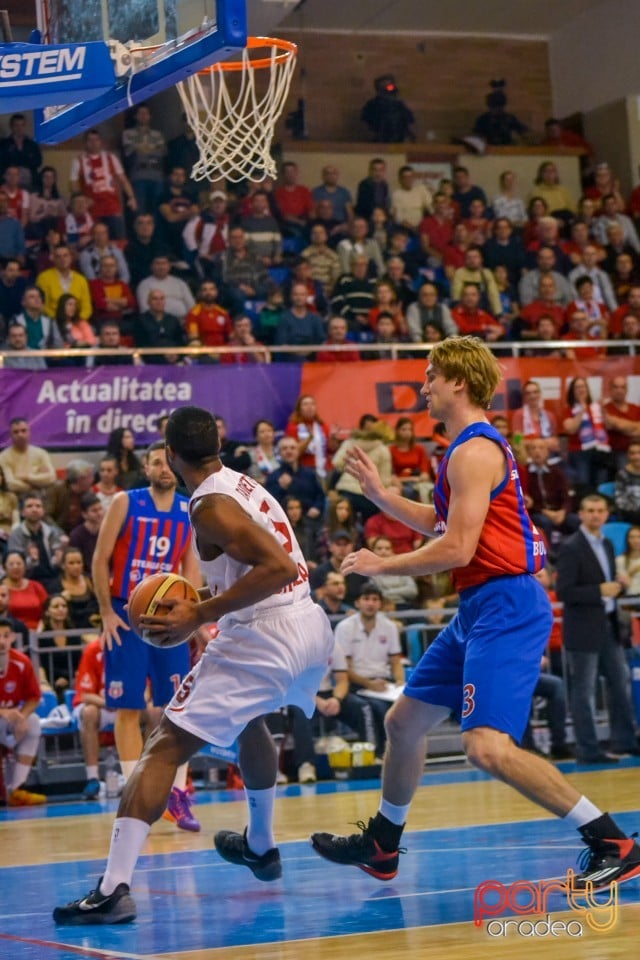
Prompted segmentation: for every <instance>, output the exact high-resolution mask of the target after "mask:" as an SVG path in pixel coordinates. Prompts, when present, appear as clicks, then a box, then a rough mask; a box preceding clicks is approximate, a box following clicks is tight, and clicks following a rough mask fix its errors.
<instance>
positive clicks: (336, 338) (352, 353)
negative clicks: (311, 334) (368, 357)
mask: <svg viewBox="0 0 640 960" xmlns="http://www.w3.org/2000/svg"><path fill="white" fill-rule="evenodd" d="M350 342H351V341H350V340H349V326H348V324H347V321H346V320H345V318H344V317H330V318H329V323H328V324H327V339H326V340H325V341H324V346H325V347H334V346H335V347H344V346H346V345H347V344H348V343H350ZM361 359H362V358H361V356H360V351H359V350H356V349H355V348H352V349H350V350H318V352H317V354H316V362H317V363H354V362H357V361H359V360H361Z"/></svg>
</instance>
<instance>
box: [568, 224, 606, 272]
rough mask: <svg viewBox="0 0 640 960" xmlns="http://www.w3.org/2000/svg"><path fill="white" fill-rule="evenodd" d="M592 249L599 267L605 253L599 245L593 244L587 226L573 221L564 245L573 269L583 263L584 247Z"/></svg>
mask: <svg viewBox="0 0 640 960" xmlns="http://www.w3.org/2000/svg"><path fill="white" fill-rule="evenodd" d="M589 246H591V247H593V248H594V249H595V250H596V253H597V260H596V265H601V264H602V261H603V260H604V259H605V258H606V251H605V250H604V248H603V247H601V246H600V244H597V243H594V242H593V240H592V239H591V234H590V232H589V226H588V224H586V223H585V221H584V220H574V222H573V223H572V224H571V238H570V239H569V240H568V241H567V242H566V243H565V245H564V250H565V253H566V255H567V256H568V257H569V260H570V261H571V263H572V265H573V266H574V267H577V266H579V265H580V264H581V263H582V262H583V261H582V257H583V254H584V250H585V247H589Z"/></svg>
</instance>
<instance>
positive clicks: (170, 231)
mask: <svg viewBox="0 0 640 960" xmlns="http://www.w3.org/2000/svg"><path fill="white" fill-rule="evenodd" d="M215 192H216V193H220V194H221V195H222V197H223V198H224V197H225V194H224V193H222V191H220V190H218V191H215ZM225 199H226V198H225ZM152 212H153V211H152ZM199 213H200V209H199V207H198V193H197V191H196V190H195V189H194V188H193V186H192V185H191V184H190V183H188V182H187V171H186V170H185V168H184V167H179V166H174V167H171V168H170V170H169V176H168V178H167V180H166V181H165V183H164V185H163V187H162V189H161V191H160V195H159V197H158V206H157V217H158V228H159V232H160V233H161V234H162V236H163V237H164V240H165V243H166V244H167V247H168V248H169V252H170V254H171V257H172V258H173V259H174V260H175V261H178V262H179V261H180V260H184V259H185V253H186V251H185V238H184V234H183V231H184V230H185V229H186V226H187V224H188V223H189V222H190V221H192V220H197V217H198V214H199ZM202 226H203V227H204V223H203V224H202ZM194 231H195V224H194ZM203 233H204V230H203ZM221 240H222V243H221V244H220V245H219V246H218V247H217V249H216V250H215V252H216V253H217V252H218V251H219V250H224V247H225V246H226V241H225V240H224V238H223V237H222V238H221ZM215 245H216V244H214V246H215ZM210 246H211V244H210V243H209V244H208V246H207V252H208V251H209V248H210ZM193 249H194V250H195V246H194V247H193Z"/></svg>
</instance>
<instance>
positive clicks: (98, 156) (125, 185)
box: [70, 130, 137, 240]
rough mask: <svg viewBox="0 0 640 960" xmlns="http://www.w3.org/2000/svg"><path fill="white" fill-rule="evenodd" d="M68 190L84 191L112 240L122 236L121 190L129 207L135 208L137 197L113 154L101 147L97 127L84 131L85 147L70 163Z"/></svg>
mask: <svg viewBox="0 0 640 960" xmlns="http://www.w3.org/2000/svg"><path fill="white" fill-rule="evenodd" d="M70 178H71V189H72V191H73V192H74V193H84V195H85V196H87V197H88V198H89V200H90V201H91V216H92V217H93V219H94V220H102V222H103V223H106V224H107V226H108V227H109V233H110V234H111V236H112V237H113V239H114V240H122V239H123V238H124V235H125V232H124V218H123V214H122V201H121V199H120V191H121V190H122V191H123V192H124V194H125V195H126V198H127V206H128V207H129V209H130V210H133V211H135V210H137V204H136V198H135V195H134V192H133V187H132V186H131V184H130V182H129V180H128V179H127V176H126V174H125V172H124V170H123V168H122V164H121V163H120V161H119V160H118V158H117V156H116V155H115V153H111V152H110V151H108V150H104V149H103V144H102V137H101V136H100V134H99V133H98V131H97V130H87V132H86V133H85V135H84V150H83V151H82V153H81V154H79V155H78V156H77V157H75V158H74V160H73V163H72V164H71V173H70Z"/></svg>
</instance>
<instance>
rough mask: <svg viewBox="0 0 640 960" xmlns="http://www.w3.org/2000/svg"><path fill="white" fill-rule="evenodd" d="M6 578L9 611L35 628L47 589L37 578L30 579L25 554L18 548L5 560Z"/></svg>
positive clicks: (30, 627) (10, 552)
mask: <svg viewBox="0 0 640 960" xmlns="http://www.w3.org/2000/svg"><path fill="white" fill-rule="evenodd" d="M4 569H5V574H6V576H5V578H4V580H3V581H2V582H3V583H4V584H6V586H8V587H9V613H10V614H11V616H12V617H15V618H16V619H17V620H22V622H23V623H26V625H27V626H28V627H29V630H35V629H36V628H37V626H38V623H39V622H40V619H41V617H42V612H43V610H44V605H45V601H46V599H47V596H48V594H47V591H46V590H45V588H44V587H43V586H42V584H41V583H38V581H37V580H28V579H27V576H26V573H27V564H26V562H25V559H24V556H23V555H22V554H21V553H19V552H18V551H16V550H12V551H9V553H7V556H6V558H5V561H4Z"/></svg>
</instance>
